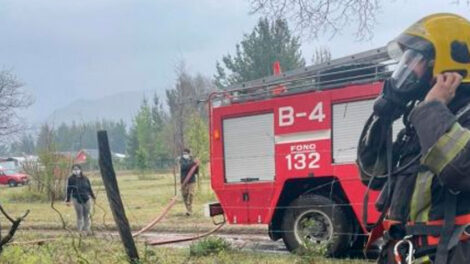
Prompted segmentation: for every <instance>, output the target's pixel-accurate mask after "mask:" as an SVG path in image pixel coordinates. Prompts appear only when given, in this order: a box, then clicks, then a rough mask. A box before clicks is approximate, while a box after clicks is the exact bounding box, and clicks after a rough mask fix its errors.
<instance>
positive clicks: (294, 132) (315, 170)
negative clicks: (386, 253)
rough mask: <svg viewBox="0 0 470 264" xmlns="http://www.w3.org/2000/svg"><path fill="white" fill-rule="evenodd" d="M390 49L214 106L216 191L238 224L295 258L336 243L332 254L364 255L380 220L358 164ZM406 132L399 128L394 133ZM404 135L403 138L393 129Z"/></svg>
mask: <svg viewBox="0 0 470 264" xmlns="http://www.w3.org/2000/svg"><path fill="white" fill-rule="evenodd" d="M393 65H394V64H393V62H391V61H390V59H389V57H388V55H387V52H386V50H385V48H379V49H374V50H370V51H366V52H362V53H359V54H355V55H353V56H349V57H345V58H340V59H336V60H333V61H330V62H328V63H324V64H320V65H314V66H309V67H305V68H302V69H297V70H293V71H290V72H285V73H282V74H278V75H277V76H270V77H267V78H263V79H260V80H255V81H252V82H248V83H243V84H240V85H237V86H234V87H231V89H230V90H227V91H221V92H216V93H214V94H212V95H211V96H210V99H209V101H210V155H211V158H210V164H211V184H212V188H213V190H214V191H215V193H216V195H217V198H218V201H219V203H217V204H212V205H210V209H212V210H211V211H212V212H215V211H219V212H223V214H224V215H225V217H226V219H227V221H228V222H229V223H230V224H242V225H245V224H268V225H269V236H270V237H271V239H273V240H277V239H280V238H282V239H283V240H284V243H285V245H286V247H287V248H288V249H289V250H291V251H292V250H295V249H297V248H298V247H299V246H300V245H302V244H304V243H305V241H309V242H314V243H319V242H320V243H321V242H324V241H328V245H329V246H328V254H329V255H333V256H337V255H342V254H345V253H346V252H348V251H349V249H351V248H353V247H358V248H359V247H362V243H363V242H364V238H365V234H366V233H367V226H368V224H371V223H374V222H375V221H376V220H377V218H378V213H377V211H376V210H375V209H374V206H373V202H374V201H375V198H376V197H377V193H376V192H371V193H370V199H369V201H370V204H369V205H368V207H369V214H368V221H367V223H364V222H363V220H362V213H363V197H364V193H365V191H366V187H365V186H364V185H363V184H362V183H361V181H360V179H359V175H358V168H357V166H356V164H355V160H356V145H357V142H358V139H359V135H360V132H361V130H362V127H363V125H364V123H365V121H366V119H367V118H368V117H369V115H370V113H371V112H372V105H373V101H374V98H376V97H377V95H378V94H379V93H380V91H381V88H382V81H383V80H384V79H385V78H387V77H388V76H390V73H391V70H393ZM396 125H397V126H399V124H396ZM394 131H398V129H394Z"/></svg>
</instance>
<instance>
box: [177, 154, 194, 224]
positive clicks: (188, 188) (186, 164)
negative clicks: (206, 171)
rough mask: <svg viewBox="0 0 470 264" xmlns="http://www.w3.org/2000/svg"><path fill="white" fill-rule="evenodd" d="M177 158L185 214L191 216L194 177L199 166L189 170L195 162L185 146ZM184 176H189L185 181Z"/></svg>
mask: <svg viewBox="0 0 470 264" xmlns="http://www.w3.org/2000/svg"><path fill="white" fill-rule="evenodd" d="M178 159H179V163H180V173H181V174H180V178H181V194H182V196H183V201H184V205H185V207H186V216H191V214H192V213H193V206H192V204H193V198H194V193H195V191H196V177H197V174H198V171H199V167H196V169H195V170H191V169H192V168H193V167H194V166H197V163H196V162H195V160H194V158H193V156H191V151H190V150H189V149H187V148H185V149H184V150H183V155H181V156H180V157H179V158H178ZM190 173H191V174H190ZM186 177H189V180H187V181H186V183H185V179H186ZM184 183H185V184H184Z"/></svg>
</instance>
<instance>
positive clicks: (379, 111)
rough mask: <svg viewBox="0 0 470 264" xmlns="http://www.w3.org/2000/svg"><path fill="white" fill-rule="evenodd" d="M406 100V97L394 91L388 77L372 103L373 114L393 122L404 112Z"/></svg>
mask: <svg viewBox="0 0 470 264" xmlns="http://www.w3.org/2000/svg"><path fill="white" fill-rule="evenodd" d="M408 101H409V100H408V98H404V96H402V95H400V94H398V93H397V92H395V89H394V88H393V81H392V80H391V79H388V80H386V81H385V82H384V86H383V89H382V94H381V95H380V96H379V98H377V100H376V101H375V103H374V114H375V115H377V116H379V117H381V118H383V119H388V120H390V121H391V122H393V121H394V120H396V119H398V118H400V116H402V115H403V113H405V111H406V109H407V107H406V104H407V103H408Z"/></svg>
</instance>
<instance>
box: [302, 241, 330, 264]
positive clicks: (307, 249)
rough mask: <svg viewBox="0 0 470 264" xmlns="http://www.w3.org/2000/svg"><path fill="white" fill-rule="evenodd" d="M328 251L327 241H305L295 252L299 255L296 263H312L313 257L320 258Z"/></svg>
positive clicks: (313, 261)
mask: <svg viewBox="0 0 470 264" xmlns="http://www.w3.org/2000/svg"><path fill="white" fill-rule="evenodd" d="M327 251H328V243H327V242H322V243H319V244H316V243H311V242H307V241H306V242H305V245H304V246H301V247H299V249H297V251H296V253H297V254H298V255H299V256H300V259H299V261H297V262H296V263H297V264H313V263H315V259H318V258H322V257H324V256H325V255H326V253H327Z"/></svg>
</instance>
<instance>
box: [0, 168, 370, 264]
mask: <svg viewBox="0 0 470 264" xmlns="http://www.w3.org/2000/svg"><path fill="white" fill-rule="evenodd" d="M88 176H89V178H90V180H91V182H92V185H93V188H94V191H95V193H96V195H97V201H96V205H95V206H94V212H93V215H92V223H93V229H94V230H103V229H106V230H113V229H114V228H115V225H114V220H113V218H112V215H111V212H110V209H109V205H108V201H107V198H106V194H105V190H104V186H103V184H102V181H101V178H100V177H99V175H98V174H96V173H94V174H93V173H90V174H88ZM118 182H119V187H120V190H121V195H122V199H123V202H124V204H125V209H126V214H127V217H128V219H129V222H130V224H131V226H132V228H133V230H137V229H138V228H139V227H142V226H145V225H146V224H147V223H148V222H149V221H150V220H151V219H153V218H154V217H155V216H156V215H158V214H159V213H160V211H161V210H162V208H163V207H165V205H166V204H167V203H168V202H169V201H170V199H171V198H172V197H173V196H174V183H173V175H171V174H158V175H157V174H154V175H151V174H149V175H147V176H146V177H138V176H136V175H133V174H129V173H127V174H120V173H118ZM26 191H27V187H17V188H8V187H3V186H2V187H0V193H1V196H0V202H1V203H2V205H3V206H4V208H5V209H6V210H7V212H8V213H9V214H10V215H12V216H19V215H21V214H22V213H23V212H24V211H25V210H27V209H29V210H31V213H30V214H29V215H28V217H27V218H26V220H25V221H24V222H23V223H22V225H21V227H20V231H19V232H18V233H17V235H16V236H15V239H16V241H28V240H31V239H38V238H45V237H47V236H48V234H46V233H41V230H43V229H52V230H63V229H62V222H61V221H60V217H59V214H58V213H57V212H55V211H54V210H52V208H51V205H50V203H46V202H38V201H35V202H24V201H23V202H20V201H18V200H14V199H15V198H18V197H21V196H22V195H23V193H24V192H26ZM179 199H180V198H179ZM215 200H216V199H215V196H214V194H213V192H212V191H211V190H210V184H209V181H208V180H201V181H200V184H199V188H198V191H197V195H196V197H195V201H194V212H195V213H194V215H193V216H191V217H187V216H185V214H184V212H185V210H184V205H183V203H182V201H181V199H180V201H179V202H178V203H177V204H176V206H175V207H174V208H173V210H171V212H170V213H169V214H168V216H167V217H166V218H165V219H164V220H163V222H162V223H160V224H158V225H157V226H156V227H155V228H154V229H153V231H167V232H185V231H198V230H200V231H204V230H209V229H212V228H213V224H212V222H211V220H210V219H208V218H205V217H204V216H203V205H204V204H205V203H207V202H210V201H215ZM54 206H55V207H56V209H57V210H58V211H59V212H60V214H61V215H62V216H63V218H64V220H65V222H66V224H67V226H68V227H69V228H71V229H74V228H75V213H74V211H73V208H72V207H66V206H65V204H64V203H63V202H62V201H57V202H55V204H54ZM2 223H5V222H4V221H2ZM222 231H223V232H230V233H237V232H243V233H254V232H256V233H263V234H264V233H266V227H265V226H225V227H224V228H223V229H222ZM3 232H5V230H4V231H3ZM49 235H50V234H49ZM266 235H267V234H266ZM79 242H80V243H79ZM195 243H197V242H195ZM138 248H139V251H140V255H141V258H142V259H143V261H142V263H289V264H292V263H301V264H304V263H318V264H321V263H347V264H353V263H354V264H355V263H364V260H356V261H355V260H335V259H324V258H322V257H317V256H315V258H314V259H315V262H312V260H311V258H305V257H300V256H296V255H291V254H268V253H259V252H252V251H246V250H245V251H240V250H237V249H232V250H227V251H223V252H221V253H218V254H216V255H211V256H206V257H194V256H191V255H190V254H189V249H187V248H186V249H176V248H162V247H158V248H154V247H147V246H146V245H144V244H143V243H141V242H139V244H138ZM126 262H127V261H126V258H125V255H124V251H123V249H122V246H121V244H120V242H119V240H117V239H115V238H114V239H103V237H87V238H84V239H80V240H79V239H77V238H73V237H71V235H70V234H67V233H65V235H64V232H62V233H60V237H59V238H58V239H56V240H55V241H52V242H49V243H46V244H44V245H42V246H37V245H10V246H8V247H6V248H5V250H4V252H3V253H2V254H1V255H0V263H12V264H13V263H15V264H16V263H22V264H23V263H27V264H28V263H41V264H42V263H126Z"/></svg>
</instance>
